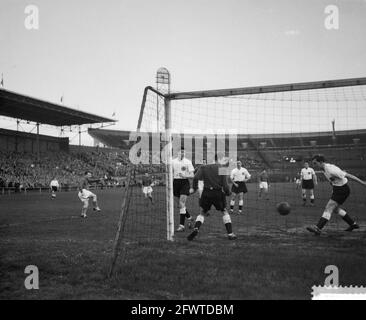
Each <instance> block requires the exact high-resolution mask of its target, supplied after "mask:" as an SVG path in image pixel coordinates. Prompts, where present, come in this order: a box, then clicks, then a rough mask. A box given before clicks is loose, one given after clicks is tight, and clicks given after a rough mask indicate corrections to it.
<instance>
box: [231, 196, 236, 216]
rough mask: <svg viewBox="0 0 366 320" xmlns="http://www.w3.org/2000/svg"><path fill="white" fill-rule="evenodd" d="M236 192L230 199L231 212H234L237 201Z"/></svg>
mask: <svg viewBox="0 0 366 320" xmlns="http://www.w3.org/2000/svg"><path fill="white" fill-rule="evenodd" d="M236 196H237V194H236V193H233V195H232V197H231V200H230V214H233V213H234V207H235V201H236Z"/></svg>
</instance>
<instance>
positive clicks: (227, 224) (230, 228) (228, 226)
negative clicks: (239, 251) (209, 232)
mask: <svg viewBox="0 0 366 320" xmlns="http://www.w3.org/2000/svg"><path fill="white" fill-rule="evenodd" d="M225 228H226V231H227V234H231V233H233V227H232V224H231V222H229V223H226V224H225Z"/></svg>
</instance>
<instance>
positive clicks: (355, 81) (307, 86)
mask: <svg viewBox="0 0 366 320" xmlns="http://www.w3.org/2000/svg"><path fill="white" fill-rule="evenodd" d="M362 85H366V77H365V78H351V79H340V80H326V81H315V82H314V81H312V82H301V83H291V84H280V85H268V86H255V87H245V88H236V89H220V90H206V91H189V92H175V93H170V94H166V95H163V96H164V97H165V98H167V99H169V100H183V99H198V98H211V97H212V98H213V97H228V96H238V95H250V94H261V93H273V92H284V91H301V90H313V89H326V88H337V87H349V86H362Z"/></svg>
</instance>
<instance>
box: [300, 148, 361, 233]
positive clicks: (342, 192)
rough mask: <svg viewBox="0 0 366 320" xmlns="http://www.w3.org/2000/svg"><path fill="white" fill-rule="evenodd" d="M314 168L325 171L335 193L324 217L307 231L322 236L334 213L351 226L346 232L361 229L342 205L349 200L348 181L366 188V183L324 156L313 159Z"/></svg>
mask: <svg viewBox="0 0 366 320" xmlns="http://www.w3.org/2000/svg"><path fill="white" fill-rule="evenodd" d="M313 164H314V166H317V167H319V168H320V169H322V170H323V171H324V175H325V177H326V178H327V179H328V181H329V182H330V184H331V185H332V187H333V193H332V196H331V198H330V200H329V201H328V203H327V205H326V207H325V210H324V213H323V216H322V217H321V218H320V220H319V222H318V224H317V225H314V226H310V227H307V228H306V229H307V230H308V231H310V232H312V233H315V234H316V235H320V234H321V231H322V229H323V228H324V226H325V225H326V224H327V222H328V221H329V220H330V218H331V216H332V213H338V214H339V215H340V216H341V217H342V219H343V220H344V221H345V222H346V223H347V224H348V225H349V227H348V228H347V229H346V230H345V231H353V230H355V229H359V228H360V227H359V225H358V224H357V223H356V222H355V221H354V220H353V219H352V218H351V217H350V215H349V214H348V213H347V212H346V211H345V210H344V209H342V208H341V205H343V203H344V202H345V201H346V200H347V198H348V197H349V195H350V188H349V186H348V179H350V180H353V181H356V182H357V183H359V184H361V185H363V186H366V182H365V181H362V180H360V179H359V178H357V177H356V176H354V175H352V174H349V173H347V172H345V171H343V170H341V169H340V168H338V167H337V166H335V165H333V164H329V163H326V162H325V159H324V157H323V156H319V155H317V156H314V157H313Z"/></svg>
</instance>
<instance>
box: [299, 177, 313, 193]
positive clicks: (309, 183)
mask: <svg viewBox="0 0 366 320" xmlns="http://www.w3.org/2000/svg"><path fill="white" fill-rule="evenodd" d="M302 188H303V189H305V190H312V189H314V181H313V179H310V180H302Z"/></svg>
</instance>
